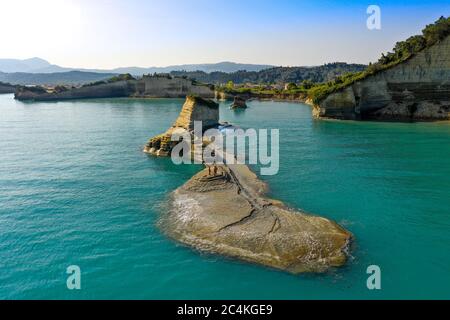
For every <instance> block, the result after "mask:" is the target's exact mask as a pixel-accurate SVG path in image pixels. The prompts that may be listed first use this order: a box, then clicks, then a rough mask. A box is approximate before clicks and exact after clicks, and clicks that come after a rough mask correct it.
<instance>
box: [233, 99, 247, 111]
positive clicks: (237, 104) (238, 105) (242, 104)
mask: <svg viewBox="0 0 450 320" xmlns="http://www.w3.org/2000/svg"><path fill="white" fill-rule="evenodd" d="M231 109H247V103H246V100H245V99H244V98H242V97H240V96H236V97H234V101H233V103H232V104H231Z"/></svg>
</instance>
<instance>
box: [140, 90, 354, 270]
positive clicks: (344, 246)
mask: <svg viewBox="0 0 450 320" xmlns="http://www.w3.org/2000/svg"><path fill="white" fill-rule="evenodd" d="M199 120H200V121H202V122H203V130H204V129H206V128H208V127H211V126H215V125H217V124H218V122H219V106H218V105H217V104H216V103H215V102H213V101H208V100H204V99H202V98H198V97H194V96H189V97H188V98H187V99H186V102H185V104H184V105H183V108H182V110H181V113H180V116H179V117H178V119H177V120H176V121H175V123H174V124H173V126H172V127H171V128H169V130H167V132H165V133H164V134H162V135H159V136H156V137H154V138H152V139H150V141H149V142H148V143H147V145H146V146H145V148H144V152H146V153H149V154H152V155H155V156H169V155H170V152H171V150H172V148H174V146H175V145H176V144H177V142H172V141H171V135H172V133H174V132H175V131H176V130H179V129H182V130H187V131H188V132H192V130H193V128H194V121H199ZM191 137H194V135H193V134H192V133H191ZM266 190H267V186H266V185H265V184H264V183H263V182H261V181H260V180H259V179H258V178H257V176H256V175H255V174H254V173H253V172H251V171H250V169H249V168H248V167H247V166H246V165H242V164H241V165H232V164H230V165H218V166H216V165H211V166H208V168H207V169H205V170H203V171H201V172H200V173H198V174H197V175H195V176H194V177H193V178H192V179H190V180H189V181H188V182H187V183H186V184H185V185H184V186H182V187H180V188H179V189H177V190H176V191H175V192H174V193H173V194H172V195H171V197H170V202H169V210H168V211H167V212H165V213H164V214H163V215H162V217H161V220H160V227H161V228H162V229H163V230H164V231H165V232H166V233H167V234H168V235H169V236H170V237H172V238H173V239H175V240H177V241H179V242H181V243H184V244H186V245H189V246H191V247H193V248H196V249H198V250H203V251H207V252H212V253H216V254H221V255H224V256H228V257H232V258H237V259H240V260H244V261H248V262H252V263H258V264H262V265H265V266H269V267H272V268H277V269H281V270H285V271H289V272H292V273H300V272H323V271H325V270H327V269H328V268H330V267H337V266H342V265H343V264H344V263H345V262H346V260H347V251H348V247H349V244H350V240H351V238H352V235H351V234H350V233H349V232H347V231H346V230H344V229H343V228H341V227H340V226H339V225H337V224H336V223H334V222H332V221H330V220H328V219H325V218H321V217H316V216H311V215H308V214H305V213H303V212H300V211H295V210H292V209H289V208H287V207H286V206H285V205H283V204H282V203H281V202H279V201H275V200H271V199H268V198H266V197H265V196H264V193H265V192H266Z"/></svg>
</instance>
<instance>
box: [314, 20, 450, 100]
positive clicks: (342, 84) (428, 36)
mask: <svg viewBox="0 0 450 320" xmlns="http://www.w3.org/2000/svg"><path fill="white" fill-rule="evenodd" d="M449 34H450V17H449V18H444V17H440V18H439V19H438V20H437V21H436V22H435V23H433V24H430V25H428V26H426V27H425V29H423V30H422V35H416V36H412V37H410V38H408V39H406V40H405V41H400V42H397V43H396V45H395V47H394V49H393V52H388V53H387V54H386V55H385V54H382V56H381V58H380V59H379V60H378V62H376V63H374V64H370V65H369V66H368V67H367V69H366V70H364V71H361V72H357V73H347V74H345V75H342V76H339V77H336V78H335V79H334V80H332V81H329V82H327V83H324V84H321V85H317V86H314V87H312V88H311V89H310V90H309V91H308V95H309V97H310V98H311V99H312V101H313V102H314V103H315V104H318V103H319V102H320V101H322V100H323V99H325V98H326V97H327V96H328V95H329V94H331V93H334V92H337V91H339V90H342V89H344V88H346V87H348V86H350V85H352V84H353V83H355V82H356V81H360V80H363V79H365V78H367V77H369V76H371V75H374V74H377V73H378V72H381V71H384V70H387V69H389V68H392V67H394V66H396V65H398V64H400V63H402V62H404V61H406V60H408V59H410V58H411V57H413V56H414V55H415V54H417V53H419V52H420V51H422V50H424V49H426V48H429V47H431V46H433V45H434V44H436V43H438V42H439V41H441V40H442V39H444V38H446V37H447V36H448V35H449Z"/></svg>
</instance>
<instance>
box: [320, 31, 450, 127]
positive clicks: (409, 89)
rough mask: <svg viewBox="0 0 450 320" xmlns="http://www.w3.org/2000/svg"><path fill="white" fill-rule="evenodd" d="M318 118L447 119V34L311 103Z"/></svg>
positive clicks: (449, 47)
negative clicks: (387, 67)
mask: <svg viewBox="0 0 450 320" xmlns="http://www.w3.org/2000/svg"><path fill="white" fill-rule="evenodd" d="M313 114H314V116H315V117H318V118H336V119H381V120H383V119H386V120H448V119H450V37H446V38H445V39H443V40H441V41H440V42H438V43H437V44H435V45H433V46H431V47H429V48H426V49H424V50H422V51H421V52H419V53H417V54H416V55H415V56H413V57H411V58H410V59H408V60H406V61H404V62H402V63H400V64H398V65H396V66H394V67H392V68H390V69H387V70H384V71H381V72H379V73H377V74H375V75H372V76H369V77H367V78H366V79H363V80H361V81H357V82H355V83H354V84H353V85H351V86H349V87H347V88H345V89H343V90H341V91H339V92H336V93H333V94H330V95H329V96H328V97H326V98H325V99H324V100H323V101H321V102H320V103H319V104H317V105H315V106H314V109H313Z"/></svg>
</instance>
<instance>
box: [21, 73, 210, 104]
mask: <svg viewBox="0 0 450 320" xmlns="http://www.w3.org/2000/svg"><path fill="white" fill-rule="evenodd" d="M189 94H194V95H198V96H202V97H205V98H214V87H213V86H210V85H205V84H201V83H197V82H196V81H193V80H190V79H186V78H178V77H172V76H168V75H156V76H151V75H145V76H143V77H142V78H141V79H135V78H133V77H131V76H130V75H120V76H116V77H114V78H111V79H109V80H107V81H99V82H96V83H92V84H87V85H84V86H81V87H74V88H67V87H63V86H57V87H55V88H52V89H50V90H48V89H46V88H44V87H25V86H21V87H18V89H17V90H16V92H15V98H16V99H17V100H33V101H58V100H72V99H96V98H118V97H135V98H185V97H186V96H187V95H189Z"/></svg>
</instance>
